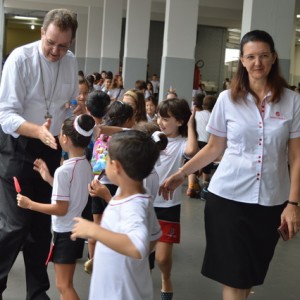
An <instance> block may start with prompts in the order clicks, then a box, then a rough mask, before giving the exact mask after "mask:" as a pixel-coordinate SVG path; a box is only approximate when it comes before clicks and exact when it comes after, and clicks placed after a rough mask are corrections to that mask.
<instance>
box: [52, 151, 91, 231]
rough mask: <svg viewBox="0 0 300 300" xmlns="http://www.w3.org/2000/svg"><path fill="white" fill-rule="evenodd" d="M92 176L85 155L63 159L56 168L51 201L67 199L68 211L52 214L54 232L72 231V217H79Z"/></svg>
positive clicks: (86, 198) (85, 201)
mask: <svg viewBox="0 0 300 300" xmlns="http://www.w3.org/2000/svg"><path fill="white" fill-rule="evenodd" d="M92 178H93V173H92V168H91V165H90V163H89V162H88V160H87V159H86V157H85V156H81V157H74V158H70V159H68V160H65V161H64V162H63V164H62V165H61V166H60V167H59V168H57V169H56V171H55V173H54V180H53V190H52V197H51V201H52V203H56V201H57V200H61V201H68V202H69V207H68V212H67V213H66V214H65V215H64V216H55V215H53V216H52V229H53V231H55V232H69V231H72V228H73V225H74V224H75V222H74V218H75V217H81V213H82V211H83V209H84V208H85V206H86V204H87V201H88V196H89V191H88V184H89V183H90V182H91V180H92Z"/></svg>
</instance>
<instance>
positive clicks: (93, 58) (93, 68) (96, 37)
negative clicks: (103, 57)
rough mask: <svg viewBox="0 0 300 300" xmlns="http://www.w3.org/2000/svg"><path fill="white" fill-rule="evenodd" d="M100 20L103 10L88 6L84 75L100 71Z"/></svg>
mask: <svg viewBox="0 0 300 300" xmlns="http://www.w3.org/2000/svg"><path fill="white" fill-rule="evenodd" d="M102 20H103V9H102V8H100V7H95V6H89V9H88V21H87V39H86V64H85V73H86V74H90V73H93V72H99V71H100V53H101V37H102ZM77 42H80V41H77Z"/></svg>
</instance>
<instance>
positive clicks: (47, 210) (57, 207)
mask: <svg viewBox="0 0 300 300" xmlns="http://www.w3.org/2000/svg"><path fill="white" fill-rule="evenodd" d="M17 201H18V206H19V207H22V208H25V209H30V210H34V211H37V212H40V213H44V214H47V215H56V216H64V215H65V214H66V213H67V212H68V207H69V201H59V200H57V201H56V203H53V204H48V203H39V202H35V201H32V200H31V199H29V198H28V197H26V196H23V195H22V194H17Z"/></svg>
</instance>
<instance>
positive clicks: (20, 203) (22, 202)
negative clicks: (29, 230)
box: [17, 194, 31, 209]
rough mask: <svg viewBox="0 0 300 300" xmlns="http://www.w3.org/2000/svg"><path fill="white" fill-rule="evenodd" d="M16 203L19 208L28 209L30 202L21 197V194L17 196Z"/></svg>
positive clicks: (26, 198)
mask: <svg viewBox="0 0 300 300" xmlns="http://www.w3.org/2000/svg"><path fill="white" fill-rule="evenodd" d="M17 201H18V206H19V207H22V208H26V209H30V206H31V200H30V199H29V198H28V197H26V196H23V195H21V194H17Z"/></svg>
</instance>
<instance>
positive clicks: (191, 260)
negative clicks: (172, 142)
mask: <svg viewBox="0 0 300 300" xmlns="http://www.w3.org/2000/svg"><path fill="white" fill-rule="evenodd" d="M184 198H185V199H184V203H183V205H182V243H181V244H180V245H177V246H175V248H174V268H173V269H174V270H173V273H172V278H173V285H174V298H173V299H174V300H218V299H221V286H220V284H218V283H216V282H213V281H211V280H209V279H207V278H205V277H203V276H202V275H201V273H200V269H201V262H202V258H203V253H204V247H205V236H204V228H203V227H204V226H203V209H204V205H205V202H203V201H201V200H198V199H189V198H187V197H186V196H184ZM83 263H84V260H80V261H79V263H78V266H77V269H76V275H75V286H76V290H77V291H78V294H79V296H80V299H81V300H86V299H88V289H89V280H90V277H89V275H87V274H86V273H85V272H84V271H83ZM49 276H50V279H51V288H50V290H49V296H50V298H51V299H53V300H56V299H59V296H58V293H57V291H56V288H55V285H54V274H53V266H52V264H50V265H49ZM153 284H154V291H155V297H154V300H159V291H160V274H159V271H158V269H157V268H156V269H154V271H153ZM24 299H25V276H24V266H23V261H22V256H21V255H20V256H19V257H18V259H17V262H16V263H15V265H14V267H13V269H12V271H11V273H10V276H9V281H8V288H7V290H6V291H5V293H4V295H3V300H24ZM249 299H250V300H300V235H299V236H297V237H296V238H295V239H294V240H292V241H289V242H283V241H280V242H279V244H278V246H277V249H276V253H275V257H274V259H273V261H272V263H271V266H270V270H269V273H268V275H267V278H266V281H265V284H264V285H263V286H261V287H256V288H254V289H253V291H252V293H251V295H250V296H249ZM99 300H105V299H99ZM126 300H127V299H126ZM128 300H130V299H128Z"/></svg>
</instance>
